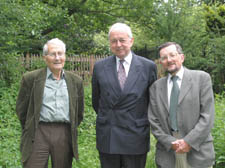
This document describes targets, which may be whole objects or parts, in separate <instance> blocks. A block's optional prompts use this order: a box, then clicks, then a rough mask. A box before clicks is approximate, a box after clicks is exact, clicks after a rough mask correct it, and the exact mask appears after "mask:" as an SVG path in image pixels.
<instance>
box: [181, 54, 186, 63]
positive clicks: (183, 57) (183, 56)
mask: <svg viewBox="0 0 225 168" xmlns="http://www.w3.org/2000/svg"><path fill="white" fill-rule="evenodd" d="M180 56H181V61H182V63H183V62H184V59H185V55H184V54H180Z"/></svg>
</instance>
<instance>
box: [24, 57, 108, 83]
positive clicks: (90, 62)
mask: <svg viewBox="0 0 225 168" xmlns="http://www.w3.org/2000/svg"><path fill="white" fill-rule="evenodd" d="M106 57H107V55H67V56H66V63H65V69H66V70H68V71H72V72H74V73H76V74H77V75H79V76H80V77H82V78H83V80H85V81H86V80H89V79H90V77H91V76H92V73H93V67H94V64H95V62H96V61H98V60H101V59H104V58H106ZM21 62H22V64H23V66H24V67H25V69H26V70H27V71H31V70H34V69H37V68H40V67H43V66H45V63H44V61H43V58H42V56H41V55H39V54H26V56H22V57H21Z"/></svg>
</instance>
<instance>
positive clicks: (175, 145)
mask: <svg viewBox="0 0 225 168" xmlns="http://www.w3.org/2000/svg"><path fill="white" fill-rule="evenodd" d="M172 149H173V150H174V151H175V152H176V153H180V154H181V153H187V152H189V151H190V150H191V146H190V145H189V144H188V143H187V142H185V141H184V140H183V139H177V140H176V141H174V142H172Z"/></svg>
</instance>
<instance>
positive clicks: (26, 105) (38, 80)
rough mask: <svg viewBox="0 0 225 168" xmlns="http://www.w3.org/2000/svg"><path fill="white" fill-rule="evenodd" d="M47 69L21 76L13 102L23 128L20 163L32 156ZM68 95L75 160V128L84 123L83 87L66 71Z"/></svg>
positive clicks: (78, 80) (76, 154)
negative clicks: (14, 101) (17, 93)
mask: <svg viewBox="0 0 225 168" xmlns="http://www.w3.org/2000/svg"><path fill="white" fill-rule="evenodd" d="M46 75H47V69H46V68H43V69H38V70H35V71H32V72H28V73H26V74H24V75H23V78H22V81H21V87H20V90H19V95H18V98H17V102H16V113H17V115H18V118H19V120H20V123H21V126H22V136H21V146H20V150H21V153H22V162H25V161H26V160H27V159H28V157H29V156H30V154H31V152H32V144H33V142H34V135H35V131H36V129H37V127H38V123H39V118H40V110H41V105H42V98H43V93H44V86H45V81H46ZM65 79H66V84H67V88H68V94H69V101H70V102H69V112H70V122H71V135H72V146H73V153H74V156H75V158H78V148H77V147H78V146H77V127H78V125H79V124H80V122H81V121H82V119H83V108H84V105H83V84H82V80H81V78H80V77H78V76H76V75H75V74H73V73H70V72H67V71H65Z"/></svg>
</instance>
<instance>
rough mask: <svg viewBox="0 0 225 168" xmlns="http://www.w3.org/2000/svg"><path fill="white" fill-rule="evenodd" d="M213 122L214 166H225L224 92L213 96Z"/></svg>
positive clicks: (219, 167) (218, 167)
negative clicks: (214, 112)
mask: <svg viewBox="0 0 225 168" xmlns="http://www.w3.org/2000/svg"><path fill="white" fill-rule="evenodd" d="M215 100H216V101H215V102H216V103H215V109H216V110H215V111H216V114H215V116H216V117H215V124H214V128H213V138H214V147H215V151H216V164H215V167H216V168H224V167H225V92H223V94H221V95H216V96H215Z"/></svg>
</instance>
